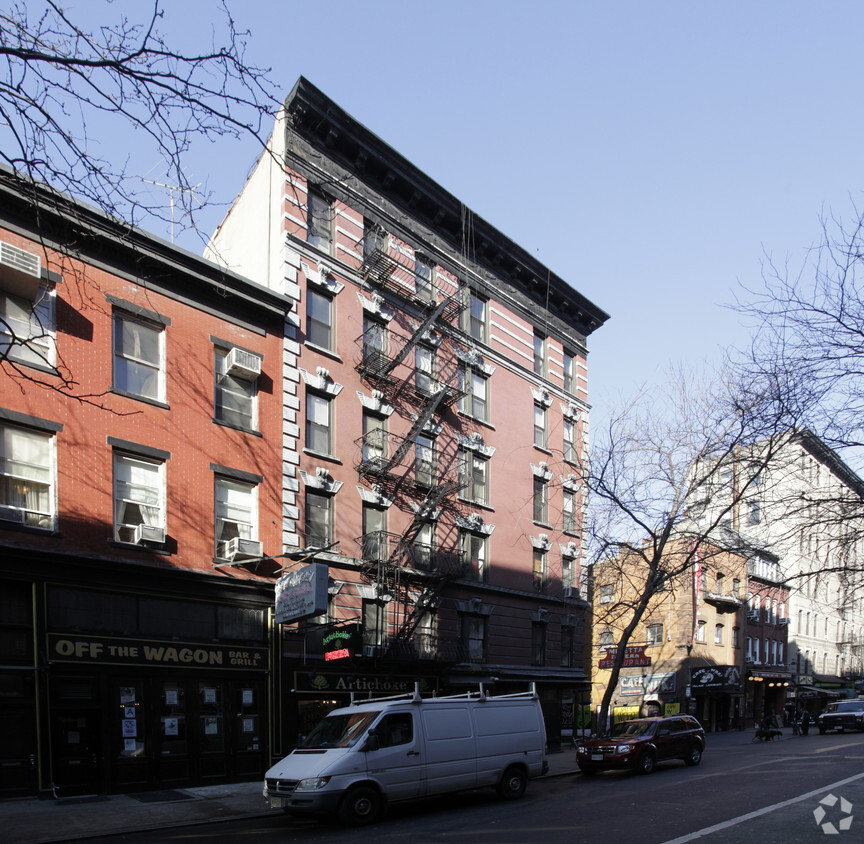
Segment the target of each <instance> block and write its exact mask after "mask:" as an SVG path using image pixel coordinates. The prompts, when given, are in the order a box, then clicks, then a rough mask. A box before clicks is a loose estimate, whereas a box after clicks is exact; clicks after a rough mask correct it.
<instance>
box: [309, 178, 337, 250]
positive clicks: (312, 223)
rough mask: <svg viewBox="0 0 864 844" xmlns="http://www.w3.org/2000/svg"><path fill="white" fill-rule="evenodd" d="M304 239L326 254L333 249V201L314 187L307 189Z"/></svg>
mask: <svg viewBox="0 0 864 844" xmlns="http://www.w3.org/2000/svg"><path fill="white" fill-rule="evenodd" d="M308 197H309V198H308V211H307V216H306V225H307V234H306V240H307V242H308V243H310V244H311V245H312V246H316V247H317V248H318V249H320V250H322V251H323V252H327V253H328V254H329V253H330V252H332V250H333V203H332V202H331V201H330V200H329V199H328V198H327V197H326V196H324V194H323V193H319V192H318V191H317V190H315V189H314V188H310V189H309V194H308Z"/></svg>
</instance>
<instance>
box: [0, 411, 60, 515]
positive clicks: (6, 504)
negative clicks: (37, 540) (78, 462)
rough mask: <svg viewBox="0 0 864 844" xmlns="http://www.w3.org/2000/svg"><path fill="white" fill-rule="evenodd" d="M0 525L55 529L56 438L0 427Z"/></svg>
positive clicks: (14, 428) (9, 427)
mask: <svg viewBox="0 0 864 844" xmlns="http://www.w3.org/2000/svg"><path fill="white" fill-rule="evenodd" d="M0 521H4V522H16V523H18V524H24V525H29V526H30V527H41V528H53V526H54V438H53V436H50V435H48V434H42V433H39V432H37V431H30V430H26V429H24V428H16V427H13V426H6V425H2V426H0Z"/></svg>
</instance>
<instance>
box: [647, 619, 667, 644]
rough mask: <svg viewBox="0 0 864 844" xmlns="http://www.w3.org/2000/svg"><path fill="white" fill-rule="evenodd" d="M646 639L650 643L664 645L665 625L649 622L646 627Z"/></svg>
mask: <svg viewBox="0 0 864 844" xmlns="http://www.w3.org/2000/svg"><path fill="white" fill-rule="evenodd" d="M645 641H646V642H647V643H648V644H649V645H662V644H663V625H662V624H649V625H648V626H647V627H646V628H645Z"/></svg>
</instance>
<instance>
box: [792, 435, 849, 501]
mask: <svg viewBox="0 0 864 844" xmlns="http://www.w3.org/2000/svg"><path fill="white" fill-rule="evenodd" d="M792 441H793V442H795V441H797V442H799V443H800V444H801V446H802V447H803V448H805V449H807V451H809V452H810V453H811V454H812V455H813V456H814V457H815V458H816V459H817V460H819V461H820V462H821V463H824V464H825V465H826V466H827V467H828V468H829V469H830V470H831V471H832V472H833V473H834V474H835V475H837V477H838V478H840V480H841V481H843V483H844V484H846V486H848V487H849V489H851V490H854V492H855V493H856V494H857V495H860V496H861V497H862V498H864V479H862V478H861V476H860V475H859V474H858V473H857V472H855V471H854V470H853V469H852V468H851V467H850V466H849V465H848V464H846V463H845V462H844V461H843V460H842V459H841V458H840V455H839V454H837V452H836V451H834V449H833V448H831V446H829V445H827V444H826V443H825V442H824V441H823V440H822V439H820V438H819V437H818V436H817V435H816V434H814V433H813V432H812V431H809V430H807V429H806V428H804V429H801V430H799V431H796V432H795V433H794V434H793V435H792Z"/></svg>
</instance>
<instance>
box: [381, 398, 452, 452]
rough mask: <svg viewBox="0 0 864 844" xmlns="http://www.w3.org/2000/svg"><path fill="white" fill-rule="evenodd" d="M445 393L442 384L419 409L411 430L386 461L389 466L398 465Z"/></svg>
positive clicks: (433, 413)
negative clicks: (419, 411)
mask: <svg viewBox="0 0 864 844" xmlns="http://www.w3.org/2000/svg"><path fill="white" fill-rule="evenodd" d="M446 393H447V387H445V386H444V385H442V386H441V389H440V390H438V392H437V393H435V395H433V396H432V398H431V399H430V400H429V401H428V402H427V403H426V405H425V406H424V407H423V410H422V411H421V413H420V415H419V416H418V417H417V419H416V421H415V422H414V424H413V425H412V426H411V430H410V431H409V432H408V434H407V435H406V436H405V439H404V440H402V442H401V443H400V444H399V447H398V448H397V449H396V451H395V452H394V453H393V456H392V457H391V458H390V460H389V461H388V464H389V465H390V466H398V465H399V464H400V463H401V462H402V460H403V459H404V457H405V455H406V454H407V453H408V449H409V448H411V446H412V445H414V442H415V440H416V439H417V434H419V433H420V431H422V430H423V428H424V427H425V426H426V423H427V422H428V421H429V420H430V419H431V418H432V417H433V416H434V415H435V411H436V410H437V409H438V405H439V404H441V400H442V399H443V398H444V396H445V395H446Z"/></svg>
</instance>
